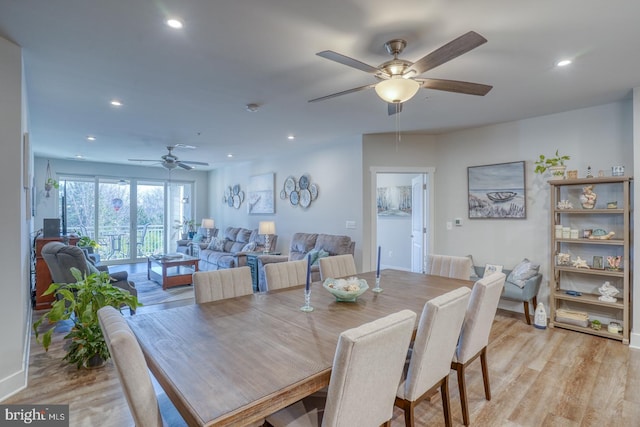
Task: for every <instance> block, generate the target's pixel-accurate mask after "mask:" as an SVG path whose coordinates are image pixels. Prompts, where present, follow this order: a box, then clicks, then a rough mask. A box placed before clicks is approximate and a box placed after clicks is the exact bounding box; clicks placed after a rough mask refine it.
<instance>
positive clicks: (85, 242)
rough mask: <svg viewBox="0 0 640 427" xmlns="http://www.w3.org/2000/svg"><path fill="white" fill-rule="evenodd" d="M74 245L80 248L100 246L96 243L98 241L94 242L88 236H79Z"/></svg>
mask: <svg viewBox="0 0 640 427" xmlns="http://www.w3.org/2000/svg"><path fill="white" fill-rule="evenodd" d="M76 245H77V246H79V247H81V248H91V249H92V250H93V249H98V247H100V245H98V242H96V241H95V240H93V239H92V238H91V237H89V236H80V238H79V239H78V243H76Z"/></svg>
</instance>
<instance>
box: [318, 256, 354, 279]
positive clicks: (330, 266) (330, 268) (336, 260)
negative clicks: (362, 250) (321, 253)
mask: <svg viewBox="0 0 640 427" xmlns="http://www.w3.org/2000/svg"><path fill="white" fill-rule="evenodd" d="M318 262H319V264H320V280H325V279H327V278H329V277H331V278H337V277H346V276H355V275H356V262H355V260H354V259H353V255H351V254H345V255H334V256H329V257H325V258H320V260H319V261H318Z"/></svg>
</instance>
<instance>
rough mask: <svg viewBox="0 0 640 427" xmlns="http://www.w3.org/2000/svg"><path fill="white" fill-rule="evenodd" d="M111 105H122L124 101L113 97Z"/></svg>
mask: <svg viewBox="0 0 640 427" xmlns="http://www.w3.org/2000/svg"><path fill="white" fill-rule="evenodd" d="M111 105H113V106H114V107H122V102H120V101H118V100H117V99H112V100H111Z"/></svg>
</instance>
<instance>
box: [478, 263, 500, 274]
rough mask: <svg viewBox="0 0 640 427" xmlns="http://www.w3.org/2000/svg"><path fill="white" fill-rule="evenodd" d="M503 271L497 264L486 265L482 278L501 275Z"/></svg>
mask: <svg viewBox="0 0 640 427" xmlns="http://www.w3.org/2000/svg"><path fill="white" fill-rule="evenodd" d="M501 271H502V266H501V265H497V264H485V266H484V274H483V275H482V277H487V276H490V275H492V274H493V273H500V272H501Z"/></svg>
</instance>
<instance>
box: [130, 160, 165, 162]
mask: <svg viewBox="0 0 640 427" xmlns="http://www.w3.org/2000/svg"><path fill="white" fill-rule="evenodd" d="M127 160H128V161H130V162H157V161H158V159H155V160H149V159H127Z"/></svg>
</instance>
